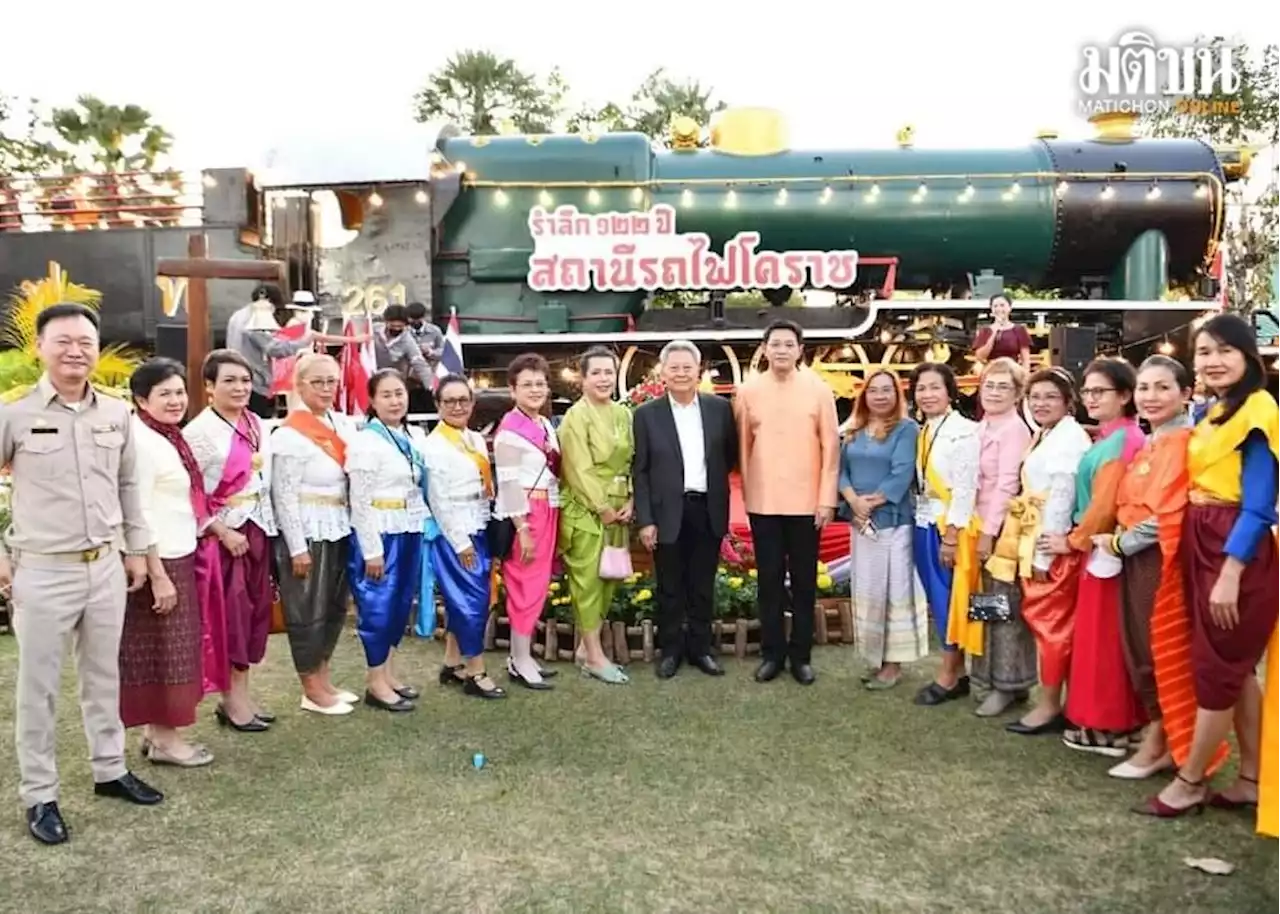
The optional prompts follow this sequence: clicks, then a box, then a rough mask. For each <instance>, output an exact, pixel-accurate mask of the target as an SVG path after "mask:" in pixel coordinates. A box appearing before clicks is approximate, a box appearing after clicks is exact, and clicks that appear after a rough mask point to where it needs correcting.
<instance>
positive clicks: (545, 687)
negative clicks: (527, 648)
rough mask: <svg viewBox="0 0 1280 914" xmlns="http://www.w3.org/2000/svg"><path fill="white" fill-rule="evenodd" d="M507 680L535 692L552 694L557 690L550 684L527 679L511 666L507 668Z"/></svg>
mask: <svg viewBox="0 0 1280 914" xmlns="http://www.w3.org/2000/svg"><path fill="white" fill-rule="evenodd" d="M507 678H508V679H510V680H511V681H512V682H518V683H520V685H522V686H524V687H525V688H526V689H532V690H533V691H535V692H550V691H551V690H552V689H554V688H555V686H553V685H552V684H551V683H549V682H534V681H533V680H531V679H525V678H524V677H523V676H521V675H520V671H519V670H517V669H516V668H515V667H513V666H510V665H508V666H507Z"/></svg>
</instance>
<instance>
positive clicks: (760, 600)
mask: <svg viewBox="0 0 1280 914" xmlns="http://www.w3.org/2000/svg"><path fill="white" fill-rule="evenodd" d="M748 520H750V522H751V541H752V545H753V546H754V547H755V553H756V575H757V581H756V583H757V587H758V588H759V589H758V590H757V597H756V607H757V611H758V612H759V615H760V654H761V657H762V659H764V660H772V661H774V662H776V663H781V662H783V661H784V660H785V659H787V657H788V656H790V658H791V662H792V663H793V664H796V663H808V662H809V654H810V651H811V649H812V648H813V607H814V603H815V602H816V601H817V597H818V530H817V528H815V527H814V526H813V515H812V514H804V515H789V514H750V515H748ZM788 572H790V576H791V588H790V590H791V592H790V594H788V593H787V574H788ZM788 609H790V610H791V643H790V644H789V645H788V643H787V639H786V626H785V625H784V624H783V616H784V614H785V613H786V611H787V610H788Z"/></svg>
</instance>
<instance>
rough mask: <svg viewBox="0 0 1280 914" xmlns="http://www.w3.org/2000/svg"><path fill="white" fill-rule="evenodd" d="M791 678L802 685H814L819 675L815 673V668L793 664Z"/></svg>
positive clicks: (808, 665) (804, 664) (805, 664)
mask: <svg viewBox="0 0 1280 914" xmlns="http://www.w3.org/2000/svg"><path fill="white" fill-rule="evenodd" d="M791 678H792V679H794V680H795V681H796V682H798V683H800V684H801V685H813V683H814V680H816V679H817V678H818V674H817V673H815V672H814V671H813V667H812V666H811V665H810V664H807V663H794V662H793V663H792V664H791Z"/></svg>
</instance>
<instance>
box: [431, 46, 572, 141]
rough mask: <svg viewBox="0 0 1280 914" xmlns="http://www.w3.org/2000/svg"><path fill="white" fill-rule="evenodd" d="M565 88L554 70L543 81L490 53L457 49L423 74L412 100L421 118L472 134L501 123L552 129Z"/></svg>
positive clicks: (529, 130)
mask: <svg viewBox="0 0 1280 914" xmlns="http://www.w3.org/2000/svg"><path fill="white" fill-rule="evenodd" d="M567 91H568V86H567V85H566V84H565V81H564V79H563V78H562V77H561V76H560V74H559V72H558V71H554V70H553V71H552V73H551V74H550V76H548V77H547V78H546V79H545V80H541V79H539V78H538V77H537V76H535V75H534V74H532V73H529V72H527V71H525V70H522V69H521V68H520V67H519V66H518V65H517V64H516V62H515V61H514V60H512V59H511V58H509V57H499V56H498V55H496V54H494V53H492V52H491V51H461V52H459V53H458V54H455V55H454V56H453V57H451V58H449V60H448V61H447V62H446V63H445V65H444V66H443V67H441V68H440V69H439V70H437V71H436V72H435V73H433V74H431V76H429V77H428V78H427V84H426V85H425V86H423V87H422V88H421V89H419V90H418V92H417V94H416V95H415V96H414V99H413V106H414V116H415V117H416V118H417V120H419V121H431V120H447V121H451V122H453V123H455V124H457V125H458V126H459V127H460V128H462V129H463V130H465V131H467V132H469V133H471V134H473V135H475V136H484V135H492V134H496V133H498V132H499V128H500V127H501V126H502V125H503V124H504V122H509V123H510V124H511V126H512V127H514V128H515V129H516V130H518V131H520V132H521V133H550V132H551V131H552V130H553V127H554V124H555V122H556V120H557V119H558V118H559V116H560V114H561V111H562V109H563V107H564V96H565V93H566V92H567Z"/></svg>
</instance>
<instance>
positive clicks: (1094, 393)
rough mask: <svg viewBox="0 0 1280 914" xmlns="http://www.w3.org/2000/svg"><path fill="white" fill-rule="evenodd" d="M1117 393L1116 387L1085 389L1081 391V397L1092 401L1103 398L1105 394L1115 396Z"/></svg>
mask: <svg viewBox="0 0 1280 914" xmlns="http://www.w3.org/2000/svg"><path fill="white" fill-rule="evenodd" d="M1115 392H1116V389H1115V388H1114V387H1084V388H1081V390H1080V396H1082V397H1088V398H1089V399H1091V400H1092V399H1093V398H1094V397H1101V396H1102V395H1103V394H1113V393H1115Z"/></svg>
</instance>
